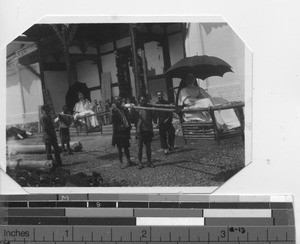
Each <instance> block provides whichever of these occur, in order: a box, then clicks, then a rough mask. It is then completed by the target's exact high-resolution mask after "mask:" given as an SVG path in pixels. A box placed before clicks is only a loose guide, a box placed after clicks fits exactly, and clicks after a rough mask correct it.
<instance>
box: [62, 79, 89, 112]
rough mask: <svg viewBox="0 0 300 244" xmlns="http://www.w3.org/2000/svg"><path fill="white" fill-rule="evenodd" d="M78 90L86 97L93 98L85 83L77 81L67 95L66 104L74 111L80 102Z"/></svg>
mask: <svg viewBox="0 0 300 244" xmlns="http://www.w3.org/2000/svg"><path fill="white" fill-rule="evenodd" d="M78 92H81V93H82V94H83V96H84V98H85V99H87V100H89V101H90V100H91V95H90V90H89V88H88V87H87V85H86V84H85V83H82V82H79V81H77V82H76V83H74V84H73V85H72V86H70V88H69V90H68V92H67V95H66V105H67V107H68V110H69V111H71V112H72V111H73V108H74V106H75V104H76V103H77V102H78V94H77V93H78Z"/></svg>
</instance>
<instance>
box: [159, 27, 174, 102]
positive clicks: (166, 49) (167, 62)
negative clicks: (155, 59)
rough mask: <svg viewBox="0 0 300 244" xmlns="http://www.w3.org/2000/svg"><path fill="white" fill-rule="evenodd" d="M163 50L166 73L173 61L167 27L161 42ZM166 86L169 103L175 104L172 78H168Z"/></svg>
mask: <svg viewBox="0 0 300 244" xmlns="http://www.w3.org/2000/svg"><path fill="white" fill-rule="evenodd" d="M161 45H162V48H163V56H164V72H166V71H167V70H168V69H169V68H170V67H171V59H170V50H169V41H168V35H167V32H166V27H165V34H164V38H163V39H162V42H161ZM166 86H167V94H168V100H169V102H174V90H173V89H171V88H173V80H172V78H166Z"/></svg>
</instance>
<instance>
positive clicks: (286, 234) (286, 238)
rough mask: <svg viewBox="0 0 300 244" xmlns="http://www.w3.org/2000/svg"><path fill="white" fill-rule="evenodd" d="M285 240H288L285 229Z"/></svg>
mask: <svg viewBox="0 0 300 244" xmlns="http://www.w3.org/2000/svg"><path fill="white" fill-rule="evenodd" d="M285 240H286V241H287V240H288V233H287V231H286V232H285Z"/></svg>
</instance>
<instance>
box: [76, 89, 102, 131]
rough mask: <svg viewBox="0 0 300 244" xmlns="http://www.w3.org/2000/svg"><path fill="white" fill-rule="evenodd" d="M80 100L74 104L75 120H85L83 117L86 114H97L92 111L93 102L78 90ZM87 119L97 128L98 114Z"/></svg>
mask: <svg viewBox="0 0 300 244" xmlns="http://www.w3.org/2000/svg"><path fill="white" fill-rule="evenodd" d="M78 100H79V101H78V102H77V103H76V104H75V106H74V109H73V110H74V120H75V122H76V121H80V122H84V121H83V120H82V118H83V117H84V116H86V115H92V114H95V113H94V112H93V111H92V105H91V103H90V102H89V101H88V100H86V99H84V95H83V94H82V93H81V92H78ZM87 121H88V122H89V125H90V126H92V127H93V128H95V127H96V126H98V125H99V123H98V121H97V118H96V116H90V117H88V118H87Z"/></svg>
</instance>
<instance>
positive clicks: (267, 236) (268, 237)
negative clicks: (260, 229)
mask: <svg viewBox="0 0 300 244" xmlns="http://www.w3.org/2000/svg"><path fill="white" fill-rule="evenodd" d="M257 238H258V236H257ZM268 240H269V228H267V241H268Z"/></svg>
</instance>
